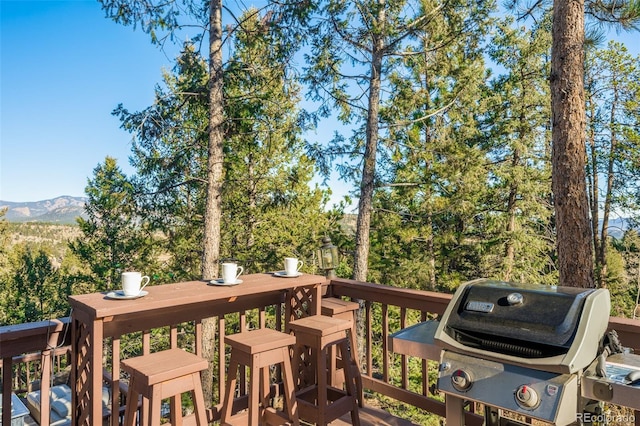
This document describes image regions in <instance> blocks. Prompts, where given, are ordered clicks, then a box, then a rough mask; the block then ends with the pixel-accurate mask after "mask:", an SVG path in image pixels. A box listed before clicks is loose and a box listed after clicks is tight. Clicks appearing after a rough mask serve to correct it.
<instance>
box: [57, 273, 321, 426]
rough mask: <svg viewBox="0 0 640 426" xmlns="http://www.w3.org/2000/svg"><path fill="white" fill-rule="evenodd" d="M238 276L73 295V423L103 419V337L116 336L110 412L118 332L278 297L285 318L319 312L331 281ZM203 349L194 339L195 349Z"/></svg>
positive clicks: (114, 398)
mask: <svg viewBox="0 0 640 426" xmlns="http://www.w3.org/2000/svg"><path fill="white" fill-rule="evenodd" d="M240 279H241V280H242V281H243V282H242V283H240V284H238V285H235V286H216V285H212V284H210V283H209V282H208V281H190V282H181V283H175V284H163V285H156V286H151V285H150V286H147V287H145V289H144V290H145V291H147V292H148V294H147V295H146V296H144V297H140V298H137V299H132V300H117V299H112V298H109V297H107V295H106V293H91V294H83V295H77V296H70V297H69V303H70V305H71V307H72V315H71V316H72V345H73V351H72V353H73V354H74V357H73V360H72V371H71V379H72V382H71V383H73V384H75V392H73V398H74V399H73V401H72V406H73V416H72V417H73V423H72V424H74V425H89V426H92V425H98V424H101V423H102V416H103V407H102V386H103V384H102V383H103V370H105V367H106V366H105V365H103V357H104V349H105V347H104V339H106V338H113V339H114V341H115V342H117V343H114V345H113V346H114V347H113V350H112V352H113V353H112V356H113V361H112V366H111V369H112V371H111V372H109V375H110V376H111V377H112V383H111V388H112V403H111V412H112V413H117V412H118V410H119V409H120V407H119V403H118V401H117V399H118V398H117V396H118V395H119V394H118V383H119V375H120V366H119V363H120V354H119V338H120V336H122V335H124V334H128V333H133V332H138V331H145V330H150V329H152V328H157V327H163V326H171V325H175V324H180V323H183V322H187V321H199V320H202V319H204V318H211V317H216V316H221V315H224V314H227V313H233V312H241V311H243V310H248V309H253V308H256V307H262V306H268V305H272V304H279V303H284V306H285V321H290V320H291V319H295V318H298V317H301V316H307V315H315V314H318V313H319V312H320V309H319V305H320V297H321V295H322V285H323V284H327V279H326V278H325V277H323V276H319V275H309V274H301V275H300V276H298V277H295V278H289V277H279V276H275V275H274V274H271V273H265V274H251V275H242V276H240ZM285 327H286V325H285ZM201 350H202V349H201V345H199V344H197V343H196V352H197V353H198V352H201ZM117 422H118V416H117V415H115V416H112V418H111V424H112V425H117V424H118V423H117Z"/></svg>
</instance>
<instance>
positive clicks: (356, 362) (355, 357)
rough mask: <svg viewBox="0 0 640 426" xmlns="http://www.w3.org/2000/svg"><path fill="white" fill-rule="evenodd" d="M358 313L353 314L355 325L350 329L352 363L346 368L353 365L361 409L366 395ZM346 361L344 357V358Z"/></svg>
mask: <svg viewBox="0 0 640 426" xmlns="http://www.w3.org/2000/svg"><path fill="white" fill-rule="evenodd" d="M355 321H356V312H355V311H354V312H353V324H351V328H349V330H347V331H348V333H349V341H350V343H351V357H352V358H351V360H352V362H351V363H348V362H344V365H345V368H346V365H347V364H351V366H352V367H353V369H354V372H353V373H354V375H355V380H356V391H357V392H358V395H357V396H358V406H359V407H360V408H362V407H363V404H364V399H363V398H364V394H363V391H362V375H361V374H360V355H359V354H358V340H357V339H358V338H357V337H356V331H355V324H356V322H355ZM343 360H344V357H343Z"/></svg>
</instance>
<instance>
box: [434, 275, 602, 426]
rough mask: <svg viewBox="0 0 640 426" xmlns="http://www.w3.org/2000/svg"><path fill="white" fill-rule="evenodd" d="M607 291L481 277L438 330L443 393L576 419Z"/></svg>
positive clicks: (557, 419) (466, 287) (543, 416)
mask: <svg viewBox="0 0 640 426" xmlns="http://www.w3.org/2000/svg"><path fill="white" fill-rule="evenodd" d="M609 310H610V300H609V292H608V291H607V290H604V289H582V288H572V287H559V286H543V285H524V284H513V283H507V282H501V281H492V280H476V281H471V282H468V283H465V284H463V285H461V286H460V287H459V288H458V290H457V291H456V293H455V295H454V296H453V299H452V301H451V302H450V303H449V305H448V307H447V310H446V311H445V313H444V315H443V316H442V318H441V320H440V323H439V325H438V328H437V330H436V332H435V336H434V341H435V344H436V345H438V346H439V347H441V348H442V349H443V350H442V353H441V367H440V374H439V379H438V388H439V389H440V391H442V392H444V393H446V394H450V395H453V396H456V397H459V398H463V399H466V400H471V401H476V402H481V403H484V404H486V405H487V406H493V407H498V408H501V409H505V410H508V411H511V412H515V413H520V414H523V415H525V416H527V417H533V418H537V419H540V420H544V421H547V422H552V423H556V424H560V425H566V424H570V423H573V422H575V421H576V413H578V411H579V410H580V407H579V402H580V401H579V399H580V398H579V395H580V388H579V386H580V378H581V375H582V372H583V370H584V369H585V368H586V367H588V366H589V365H590V364H591V363H592V362H593V361H594V359H595V358H596V356H597V355H598V349H599V347H600V344H601V342H602V339H603V336H604V334H605V332H606V329H607V325H608V322H609Z"/></svg>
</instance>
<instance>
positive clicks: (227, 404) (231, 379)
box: [220, 355, 239, 423]
mask: <svg viewBox="0 0 640 426" xmlns="http://www.w3.org/2000/svg"><path fill="white" fill-rule="evenodd" d="M238 366H239V364H238V361H236V359H235V358H234V357H233V355H231V360H229V370H228V371H229V376H228V377H227V386H226V390H225V395H224V406H223V408H222V416H221V418H220V422H221V423H226V422H227V420H228V419H229V418H230V417H231V408H233V394H234V391H235V389H236V382H237V380H238V379H237V377H236V376H237V374H238Z"/></svg>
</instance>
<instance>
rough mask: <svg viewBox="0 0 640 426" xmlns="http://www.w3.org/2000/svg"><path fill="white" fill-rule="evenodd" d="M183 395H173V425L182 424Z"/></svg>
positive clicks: (179, 425) (180, 425) (178, 425)
mask: <svg viewBox="0 0 640 426" xmlns="http://www.w3.org/2000/svg"><path fill="white" fill-rule="evenodd" d="M181 398H182V396H181V395H174V396H172V397H171V425H172V426H174V425H175V426H182V401H181Z"/></svg>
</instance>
